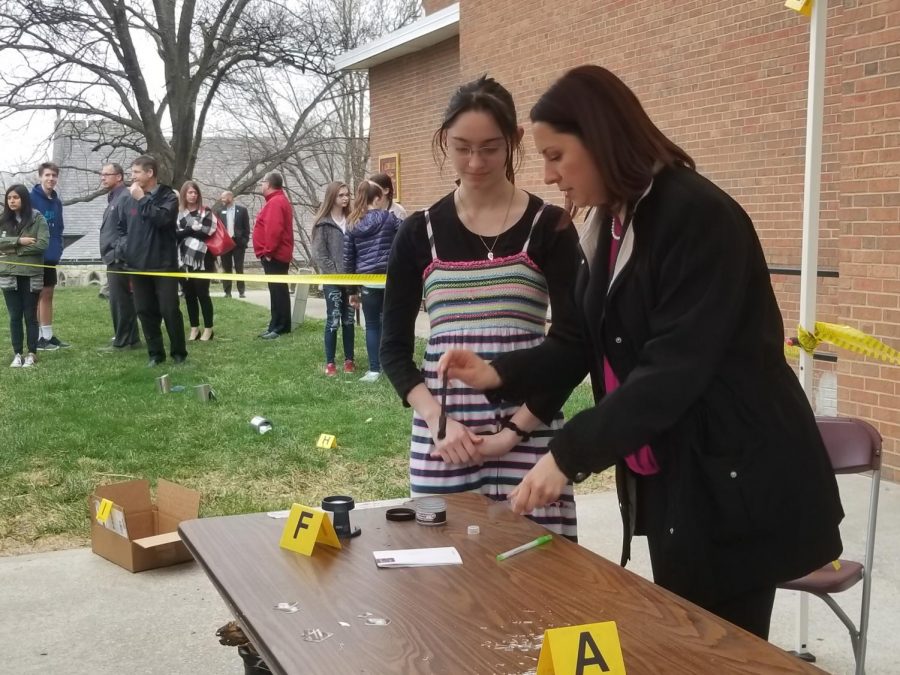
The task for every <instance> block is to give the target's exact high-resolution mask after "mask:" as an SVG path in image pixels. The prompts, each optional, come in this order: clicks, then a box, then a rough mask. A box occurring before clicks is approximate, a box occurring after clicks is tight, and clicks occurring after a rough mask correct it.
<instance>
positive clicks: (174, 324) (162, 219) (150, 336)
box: [125, 155, 187, 366]
mask: <svg viewBox="0 0 900 675" xmlns="http://www.w3.org/2000/svg"><path fill="white" fill-rule="evenodd" d="M158 175H159V165H158V164H157V162H156V160H155V159H154V158H153V157H150V156H149V155H141V156H140V157H138V158H137V159H135V160H134V162H132V164H131V177H132V183H131V188H130V192H131V196H132V197H133V198H134V200H135V201H136V202H137V218H135V221H134V223H132V224H131V227H130V228H129V231H128V237H127V244H126V248H125V251H126V254H125V261H126V263H127V265H128V268H129V269H131V270H135V271H140V272H177V271H178V252H177V249H176V246H177V245H176V242H175V225H176V223H177V221H178V195H177V194H176V193H175V191H174V190H173V189H172V188H170V187H169V186H168V185H162V184H161V183H159V181H158V178H157V176H158ZM132 283H133V285H134V306H135V308H136V309H137V315H138V318H139V319H140V320H141V327H142V328H143V329H144V338H145V339H146V340H147V352H148V353H149V355H150V361H149V362H148V363H147V365H148V366H155V365H157V364H159V363H162V362H163V361H165V360H166V349H165V345H164V344H163V339H162V331H161V330H160V324H161V322H162V321H163V320H165V322H166V332H167V333H168V334H169V351H170V353H171V354H172V360H173V361H174V362H175V363H183V362H184V360H185V358H187V349H186V348H185V342H184V321H183V319H182V318H181V310H180V309H179V307H178V280H177V279H175V278H173V277H162V276H159V277H158V276H144V275H141V274H135V275H133V276H132Z"/></svg>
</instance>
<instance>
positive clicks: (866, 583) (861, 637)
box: [780, 417, 881, 675]
mask: <svg viewBox="0 0 900 675" xmlns="http://www.w3.org/2000/svg"><path fill="white" fill-rule="evenodd" d="M816 423H817V424H818V426H819V431H820V432H821V434H822V439H823V440H824V441H825V448H826V449H827V450H828V456H829V458H830V459H831V465H832V467H833V468H834V472H835V473H836V474H842V473H860V472H863V471H871V472H872V484H871V487H870V491H869V518H868V525H867V527H866V552H865V558H864V559H863V561H862V562H857V561H855V560H843V559H841V560H838V561H836V563H829V564H828V565H825V566H824V567H822V568H821V569H818V570H816V571H814V572H812V573H810V574H807V575H806V576H805V577H802V578H800V579H795V580H793V581H789V582H787V583H784V584H781V586H780V588H784V589H787V590H792V591H802V592H805V593H810V594H812V595H815V596H817V597H820V598H822V600H823V601H825V604H827V605H828V606H829V607H830V608H831V610H832V611H833V612H834V613H835V614H836V615H837V617H838V618H839V619H840V620H841V622H843V624H844V625H845V626H846V627H847V630H848V631H849V632H850V642H851V644H852V646H853V655H854V656H855V657H856V675H863V673H865V665H866V639H867V636H868V632H869V600H870V597H871V593H872V558H873V554H874V551H875V520H876V516H877V515H878V488H879V484H880V482H881V435H880V434H879V433H878V431H877V430H876V429H875V427H873V426H872V425H871V424H869V423H868V422H864V421H862V420H859V419H854V418H852V417H817V418H816ZM859 581H862V582H863V588H862V603H861V605H862V606H861V609H860V617H859V627H858V628H857V627H856V625H854V623H853V621H852V620H851V619H850V617H849V616H847V613H846V612H844V610H843V609H842V608H841V607H840V605H838V603H837V602H836V601H835V600H834V598H832V597H831V596H832V595H833V594H836V593H840V592H842V591H846V590H847V589H848V588H852V587H853V586H855V585H856V584H857V583H858V582H859ZM803 628H805V626H803ZM813 660H814V657H813Z"/></svg>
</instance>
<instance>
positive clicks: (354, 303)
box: [347, 293, 359, 309]
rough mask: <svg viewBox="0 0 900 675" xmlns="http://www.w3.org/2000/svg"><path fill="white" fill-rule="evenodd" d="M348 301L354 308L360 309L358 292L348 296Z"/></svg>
mask: <svg viewBox="0 0 900 675" xmlns="http://www.w3.org/2000/svg"><path fill="white" fill-rule="evenodd" d="M347 301H348V302H349V303H350V306H351V307H352V308H353V309H359V296H358V295H357V294H356V293H354V294H353V295H351V296H348V298H347Z"/></svg>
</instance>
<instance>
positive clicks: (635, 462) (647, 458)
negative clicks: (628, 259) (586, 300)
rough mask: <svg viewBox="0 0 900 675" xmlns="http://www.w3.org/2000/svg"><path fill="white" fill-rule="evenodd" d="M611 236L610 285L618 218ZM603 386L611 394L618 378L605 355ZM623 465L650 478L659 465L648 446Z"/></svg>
mask: <svg viewBox="0 0 900 675" xmlns="http://www.w3.org/2000/svg"><path fill="white" fill-rule="evenodd" d="M612 234H613V238H612V242H611V246H610V248H609V279H610V284H611V283H612V275H613V270H615V268H616V258H617V257H618V255H619V246H620V244H621V240H622V237H623V236H624V235H625V228H623V227H622V222H621V221H620V220H619V217H618V216H615V218H614V220H613V227H612ZM603 384H604V386H605V387H606V394H607V395H609V394H611V393H612V392H614V391H615V390H616V389H617V388H618V387H619V378H618V377H616V374H615V373H614V372H613V369H612V368H611V367H610V365H609V361H608V360H607V359H606V355H604V356H603ZM625 463H626V464H627V465H628V468H629V469H631V470H632V471H634V472H635V473H637V474H640V475H641V476H652V475H653V474H656V473H659V465H658V464H657V463H656V457H655V456H654V455H653V450H652V449H651V448H650V446H649V445H645V446H644V447H642V448H641V449H640V450H638V451H637V452H633V453H631V454H630V455H628V456H626V457H625Z"/></svg>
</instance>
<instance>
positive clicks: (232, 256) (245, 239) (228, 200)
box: [218, 191, 250, 298]
mask: <svg viewBox="0 0 900 675" xmlns="http://www.w3.org/2000/svg"><path fill="white" fill-rule="evenodd" d="M219 201H221V202H222V207H221V208H220V209H219V212H218V216H219V218H220V219H221V220H222V222H223V223H225V227H226V228H227V229H228V234H230V235H231V238H232V239H234V248H233V249H231V251H229V252H228V253H226V254H225V255H223V256H221V260H222V268H223V269H224V270H225V273H226V274H231V271H232V270H234V271H235V272H237V273H238V274H243V273H244V253H246V251H247V244H248V243H249V242H250V214H249V213H248V212H247V209H246V208H245V207H243V206H241V205H240V204H236V203H235V201H234V195H233V194H232V193H231V192H227V191H226V192H223V193H222V196H221V197H220V198H219ZM222 289H223V290H224V291H225V297H226V298H230V297H231V280H230V279H224V280H223V281H222ZM237 289H238V295H239V296H240V297H242V298H243V297H245V296H244V289H245V284H244V282H243V281H238V282H237Z"/></svg>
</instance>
